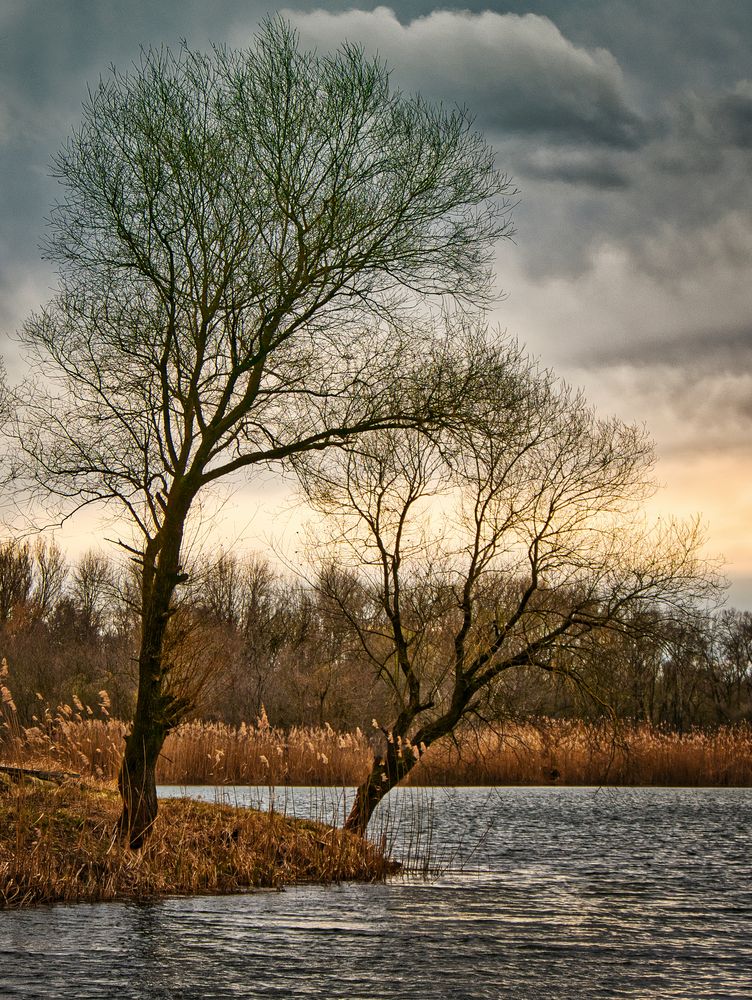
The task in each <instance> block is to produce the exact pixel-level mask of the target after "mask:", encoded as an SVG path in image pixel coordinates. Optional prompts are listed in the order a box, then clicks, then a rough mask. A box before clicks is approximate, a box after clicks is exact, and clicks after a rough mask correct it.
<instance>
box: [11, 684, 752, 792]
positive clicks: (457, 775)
mask: <svg viewBox="0 0 752 1000" xmlns="http://www.w3.org/2000/svg"><path fill="white" fill-rule="evenodd" d="M2 690H3V691H4V692H7V694H6V695H5V696H4V698H5V699H6V700H4V701H3V702H2V703H0V762H2V761H3V760H4V761H5V762H6V763H19V764H23V765H25V766H27V767H40V768H48V769H62V770H68V771H75V772H78V773H80V774H83V775H88V776H92V777H96V778H100V779H103V780H112V779H114V778H115V776H116V775H117V770H118V767H119V764H120V758H121V754H122V749H123V740H124V737H125V733H126V725H125V723H123V722H120V721H118V720H116V719H111V718H109V716H108V714H107V699H106V694H105V693H104V692H102V703H101V704H100V706H99V707H98V709H97V710H96V711H92V709H90V708H87V707H86V706H83V705H81V704H80V703H76V704H74V705H73V706H69V705H62V706H59V707H58V709H57V710H56V711H55V712H54V713H53V712H52V711H50V709H49V708H47V707H42V706H40V714H39V718H38V719H37V720H36V722H35V725H33V726H30V727H28V728H22V727H21V726H19V725H18V722H17V720H16V718H15V712H14V710H13V707H12V699H11V698H10V693H9V692H8V691H7V688H3V689H2ZM372 760H373V754H372V750H371V747H370V744H369V741H368V739H367V738H366V736H365V735H364V734H363V733H362V732H361V730H360V729H356V731H355V732H354V733H338V732H336V731H335V730H333V729H332V728H331V727H330V726H325V727H323V728H312V727H307V728H303V727H296V728H292V729H290V730H289V731H284V730H281V729H275V728H273V727H271V726H270V725H269V723H268V721H267V719H266V716H265V715H264V714H262V716H261V718H259V719H257V720H256V724H255V725H253V724H248V725H245V724H244V725H241V726H239V727H233V726H227V725H224V724H222V723H211V722H189V723H185V724H184V725H182V726H180V727H179V728H178V729H176V730H175V731H174V732H172V733H171V734H170V735H169V736H168V738H167V741H166V743H165V746H164V749H163V752H162V757H161V760H160V763H159V767H158V771H157V778H158V781H159V782H161V783H162V784H175V785H189V784H237V785H267V786H269V785H284V784H287V785H335V786H352V785H357V784H359V783H360V782H361V781H362V780H363V779H364V778H365V777H366V775H367V774H368V771H369V769H370V767H371V763H372ZM552 781H556V782H558V783H561V784H569V785H709V786H717V785H742V786H748V785H752V726H750V725H749V724H745V723H741V724H737V725H734V726H722V727H720V728H718V729H716V730H712V731H700V730H697V731H693V732H689V733H683V734H679V733H675V732H672V731H670V730H667V729H662V728H659V727H655V726H650V725H646V724H633V723H621V724H619V725H618V727H616V728H614V727H612V726H610V725H599V724H588V723H585V722H581V721H577V720H555V719H538V720H536V721H535V722H529V723H509V724H507V725H505V726H504V727H502V728H499V729H491V728H486V729H481V730H468V731H465V732H463V733H461V734H460V735H459V736H458V737H457V739H456V740H454V741H445V742H444V743H442V744H438V745H436V746H434V747H431V748H430V749H429V751H428V752H427V754H426V755H425V756H424V757H423V759H422V760H421V762H420V764H419V765H418V766H417V767H416V768H415V770H414V771H413V772H412V774H411V775H410V778H409V783H410V784H413V785H536V784H547V783H550V782H552Z"/></svg>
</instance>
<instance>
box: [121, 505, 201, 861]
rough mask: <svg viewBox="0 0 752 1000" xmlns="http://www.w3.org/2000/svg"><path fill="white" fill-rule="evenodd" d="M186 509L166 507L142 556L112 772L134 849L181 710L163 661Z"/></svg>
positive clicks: (125, 833)
mask: <svg viewBox="0 0 752 1000" xmlns="http://www.w3.org/2000/svg"><path fill="white" fill-rule="evenodd" d="M189 505H190V503H189V501H185V500H184V501H183V503H182V504H180V505H178V504H174V505H173V506H172V507H169V508H168V510H167V511H166V516H165V521H164V523H163V525H162V529H161V532H160V534H159V536H158V538H156V539H154V540H153V541H152V543H151V545H150V546H147V549H146V551H145V553H144V560H143V576H142V581H141V601H142V613H141V621H142V632H141V648H140V651H139V675H138V697H137V700H136V711H135V713H134V716H133V726H132V729H131V732H130V733H129V735H128V736H127V737H126V741H125V751H124V753H123V760H122V762H121V765H120V772H119V774H118V789H119V791H120V796H121V798H122V800H123V810H122V813H121V815H120V819H119V820H118V831H119V833H120V836H121V837H122V838H123V839H124V840H127V841H128V843H129V845H130V847H131V848H133V849H134V850H137V849H138V848H140V847H142V846H143V843H144V841H145V839H146V838H147V837H148V835H149V833H150V831H151V829H152V827H153V825H154V822H155V820H156V818H157V779H156V771H157V761H158V760H159V754H160V752H161V750H162V747H163V745H164V741H165V739H166V737H167V734H168V733H169V732H170V730H171V729H173V728H174V727H175V726H176V725H177V723H178V722H179V721H180V718H181V717H182V715H183V714H184V712H185V708H186V706H185V705H184V704H183V703H181V702H180V701H179V700H178V699H176V698H175V697H173V696H172V695H171V694H170V693H169V691H167V690H165V684H166V679H167V675H168V673H169V667H170V665H169V663H165V662H164V639H165V633H166V631H167V624H168V621H169V618H170V613H171V607H172V598H173V595H174V593H175V588H176V586H177V585H178V583H179V582H180V581H181V579H183V577H181V575H180V547H181V544H182V539H183V528H184V525H185V518H186V516H187V513H188V507H189Z"/></svg>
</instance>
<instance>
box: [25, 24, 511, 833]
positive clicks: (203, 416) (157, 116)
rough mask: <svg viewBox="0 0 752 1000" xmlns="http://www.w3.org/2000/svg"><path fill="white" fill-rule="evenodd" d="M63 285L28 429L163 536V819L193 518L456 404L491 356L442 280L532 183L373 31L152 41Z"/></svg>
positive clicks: (156, 671) (79, 495)
mask: <svg viewBox="0 0 752 1000" xmlns="http://www.w3.org/2000/svg"><path fill="white" fill-rule="evenodd" d="M54 162H55V173H56V175H57V177H58V178H59V180H60V182H61V183H62V184H63V186H64V188H65V194H64V197H63V199H62V201H61V202H60V203H59V204H58V205H57V207H56V208H55V210H54V213H53V217H52V228H51V235H50V238H49V240H48V243H47V248H46V250H47V254H48V255H49V256H50V257H51V258H52V259H54V260H55V261H57V262H58V264H59V267H60V278H59V287H58V291H57V293H56V295H55V297H54V299H53V300H52V301H51V303H50V304H49V305H48V306H47V307H46V308H45V309H44V310H43V311H42V312H40V313H38V314H36V315H34V316H32V317H31V318H30V319H29V320H28V322H27V323H26V326H25V331H24V337H25V341H26V344H27V345H28V347H29V348H30V350H31V352H32V355H33V356H35V357H36V358H37V363H38V367H39V372H40V375H41V376H42V379H41V381H40V383H39V384H38V385H37V386H36V387H35V388H34V390H33V392H31V393H30V394H29V397H28V399H27V401H26V402H27V407H26V410H25V414H24V417H23V419H22V421H21V426H20V428H19V430H20V438H21V441H22V443H23V446H24V448H25V450H26V452H27V454H28V455H30V456H31V457H32V459H33V462H34V465H35V471H36V476H37V480H38V482H39V483H40V485H41V487H42V491H43V492H44V493H45V494H46V495H48V496H51V497H52V498H53V499H54V500H55V501H56V503H57V502H59V501H60V500H62V501H63V502H67V504H68V509H71V508H80V507H82V506H84V505H87V504H92V503H97V504H99V503H101V502H103V501H104V502H113V503H115V504H117V505H119V506H120V507H121V508H122V509H124V511H125V512H126V513H127V515H128V516H129V517H130V519H131V522H132V524H133V525H134V526H135V528H136V529H137V532H138V533H139V538H138V540H136V541H135V542H133V543H132V544H131V543H130V542H125V543H124V544H127V545H130V547H131V551H132V554H133V556H134V558H136V559H137V560H138V561H139V564H140V565H141V567H142V587H141V618H142V641H141V649H140V654H139V690H138V701H137V707H136V711H135V716H134V721H133V726H132V729H131V732H130V735H129V736H128V740H127V744H126V749H125V755H124V759H123V766H122V770H121V773H120V779H119V784H120V790H121V794H122V797H123V803H124V808H123V814H122V818H121V829H122V830H123V832H124V833H125V834H126V835H127V836H128V838H129V840H130V843H131V844H132V845H133V846H138V845H140V844H141V842H142V840H143V837H144V835H145V833H146V832H147V831H148V829H149V828H150V826H151V824H152V823H153V821H154V818H155V816H156V812H157V801H156V785H155V765H156V761H157V757H158V755H159V752H160V749H161V747H162V744H163V741H164V738H165V735H166V734H167V732H168V731H169V730H170V729H171V728H172V727H173V726H174V725H175V724H176V723H177V722H178V721H179V719H180V718H181V716H182V715H183V714H184V712H185V711H186V709H187V706H186V704H185V703H184V701H183V700H182V699H181V697H179V696H178V695H177V694H176V693H174V692H173V691H171V689H170V670H171V663H170V661H169V658H168V657H166V656H165V655H164V640H165V633H166V629H167V623H168V620H169V618H170V614H171V609H172V607H173V594H174V591H175V588H176V587H177V586H178V585H179V584H180V583H181V582H183V581H184V579H185V571H184V568H183V566H182V565H181V549H182V543H183V537H184V532H185V528H186V523H187V520H188V517H189V514H190V512H191V511H192V509H193V508H194V501H195V500H196V498H197V497H198V496H199V494H201V493H202V491H204V490H206V489H207V488H209V487H211V486H212V485H213V484H214V483H216V482H217V481H218V480H220V479H222V478H223V477H227V476H231V475H233V474H235V473H239V472H241V471H243V470H247V469H251V468H253V467H254V466H259V465H268V464H269V463H274V462H279V461H283V460H285V459H289V458H290V457H291V456H294V455H296V454H300V453H303V452H305V451H307V450H310V449H327V448H329V447H331V446H333V445H338V444H341V443H342V442H346V441H350V440H353V439H354V438H356V437H357V436H358V435H359V434H361V433H363V432H364V431H366V430H369V429H372V428H376V427H390V426H411V425H427V424H429V423H436V424H438V423H441V421H442V420H443V419H444V417H445V416H446V415H447V413H451V412H453V410H454V409H455V408H456V406H457V400H458V398H459V397H460V396H461V395H462V393H463V391H464V386H463V385H462V379H463V378H467V377H468V373H467V371H464V373H462V372H460V373H458V371H457V370H456V369H455V366H454V364H453V362H450V361H449V360H447V357H446V350H445V345H444V344H443V342H440V340H439V339H438V338H437V337H436V336H435V334H434V333H433V332H432V328H431V326H430V324H425V323H423V322H422V320H421V316H424V315H425V311H423V312H422V313H421V311H420V309H419V306H420V304H421V302H423V301H424V300H425V297H426V296H436V297H440V298H441V299H442V301H443V302H445V301H446V298H447V297H449V298H450V299H453V300H454V301H457V302H463V303H465V304H469V305H473V306H475V305H478V304H482V303H483V302H485V301H487V300H488V297H489V295H490V294H491V289H490V262H491V254H492V245H493V243H494V241H496V240H497V238H498V237H500V236H503V235H505V234H508V233H509V232H510V225H509V218H508V215H507V209H508V204H507V202H506V201H505V198H506V197H507V196H508V195H510V194H511V193H512V192H511V189H510V186H509V183H508V181H507V179H506V177H504V176H503V175H500V174H499V173H498V172H497V170H496V169H495V167H494V162H493V153H492V151H491V150H490V148H489V147H488V146H487V145H486V143H485V141H484V140H483V139H482V137H481V136H480V135H478V134H477V133H476V132H474V131H473V129H472V127H471V125H470V123H469V120H468V117H467V115H466V114H465V113H464V112H463V111H461V110H457V111H450V110H446V109H443V108H435V107H431V106H429V105H428V104H426V103H425V102H424V101H422V100H421V99H420V98H408V97H405V96H403V95H401V94H400V93H398V92H395V91H393V90H390V85H389V77H388V74H387V72H386V70H385V68H384V67H383V65H382V64H381V63H379V62H378V61H369V60H367V59H366V58H365V57H364V55H363V53H362V52H361V51H360V50H359V49H357V48H354V47H352V46H348V45H346V46H344V47H343V48H342V49H341V50H340V51H338V52H337V53H336V54H333V55H317V54H315V53H311V52H303V51H301V50H300V49H299V48H298V44H297V39H296V37H295V35H294V33H293V32H292V31H291V29H290V28H289V27H288V26H286V25H285V24H284V23H283V22H281V21H279V20H271V21H268V22H267V23H266V24H265V25H264V27H263V28H262V30H261V31H260V33H259V34H258V35H257V37H256V39H255V42H254V45H253V47H252V48H250V49H249V50H248V51H242V52H234V51H227V50H225V49H219V48H217V49H214V50H213V51H212V52H211V53H209V54H208V55H202V54H199V53H196V52H191V51H189V50H187V49H185V48H183V49H181V50H180V51H179V52H178V53H177V54H173V53H171V52H169V51H168V50H165V49H162V50H159V51H147V52H145V53H144V54H143V56H142V58H141V62H140V63H139V64H138V65H136V66H135V67H133V68H132V69H131V70H130V71H129V72H127V73H119V72H117V71H113V74H112V75H111V76H110V77H109V78H107V79H105V80H103V81H101V82H100V83H99V85H98V86H97V87H95V88H94V89H93V90H92V92H91V93H90V95H89V99H88V101H87V103H86V104H85V105H84V109H83V123H82V125H81V126H80V128H78V129H77V130H76V131H75V132H74V133H73V135H72V136H71V138H70V139H69V141H68V143H67V145H66V146H65V147H64V148H63V149H62V151H61V152H60V153H59V154H58V155H57V158H56V159H55V161H54Z"/></svg>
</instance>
